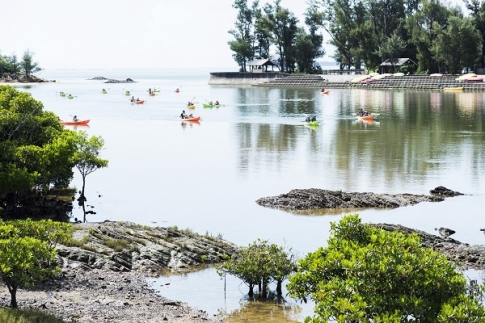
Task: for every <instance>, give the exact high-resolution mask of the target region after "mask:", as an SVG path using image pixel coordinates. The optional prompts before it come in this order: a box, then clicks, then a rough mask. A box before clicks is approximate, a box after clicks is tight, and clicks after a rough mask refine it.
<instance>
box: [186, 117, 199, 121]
mask: <svg viewBox="0 0 485 323" xmlns="http://www.w3.org/2000/svg"><path fill="white" fill-rule="evenodd" d="M199 120H200V117H193V118H188V119H182V121H199Z"/></svg>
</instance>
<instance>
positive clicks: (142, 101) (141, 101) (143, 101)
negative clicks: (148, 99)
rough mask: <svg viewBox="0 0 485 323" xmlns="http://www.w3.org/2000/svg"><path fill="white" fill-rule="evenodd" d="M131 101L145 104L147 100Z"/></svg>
mask: <svg viewBox="0 0 485 323" xmlns="http://www.w3.org/2000/svg"><path fill="white" fill-rule="evenodd" d="M131 103H136V104H143V103H145V100H140V101H133V102H131Z"/></svg>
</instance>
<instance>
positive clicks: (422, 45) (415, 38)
mask: <svg viewBox="0 0 485 323" xmlns="http://www.w3.org/2000/svg"><path fill="white" fill-rule="evenodd" d="M450 14H451V13H450V11H449V10H448V8H446V7H445V6H444V5H443V4H442V3H441V2H440V1H439V0H423V2H422V4H421V10H419V11H416V12H415V13H414V14H413V15H411V16H409V17H408V18H407V19H406V24H405V26H406V29H407V30H408V33H409V34H410V35H411V37H410V40H409V43H410V44H411V45H413V46H414V47H415V48H416V58H417V62H418V71H419V72H430V73H433V72H439V71H440V68H439V64H438V62H437V61H436V60H435V59H434V58H433V55H432V53H431V47H432V46H433V43H434V42H435V40H436V37H437V33H436V32H437V29H436V28H437V26H439V27H440V28H441V29H444V28H446V26H447V24H448V17H449V16H450ZM433 26H434V28H433Z"/></svg>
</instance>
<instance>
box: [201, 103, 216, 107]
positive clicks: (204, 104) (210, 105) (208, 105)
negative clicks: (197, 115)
mask: <svg viewBox="0 0 485 323" xmlns="http://www.w3.org/2000/svg"><path fill="white" fill-rule="evenodd" d="M202 105H203V106H204V108H212V107H213V106H214V105H213V104H209V103H203V104H202Z"/></svg>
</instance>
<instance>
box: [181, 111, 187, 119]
mask: <svg viewBox="0 0 485 323" xmlns="http://www.w3.org/2000/svg"><path fill="white" fill-rule="evenodd" d="M180 118H182V119H187V115H186V114H185V110H183V111H182V113H181V114H180Z"/></svg>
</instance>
